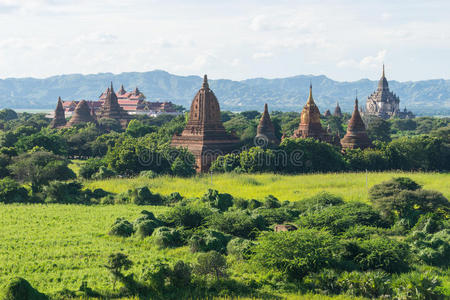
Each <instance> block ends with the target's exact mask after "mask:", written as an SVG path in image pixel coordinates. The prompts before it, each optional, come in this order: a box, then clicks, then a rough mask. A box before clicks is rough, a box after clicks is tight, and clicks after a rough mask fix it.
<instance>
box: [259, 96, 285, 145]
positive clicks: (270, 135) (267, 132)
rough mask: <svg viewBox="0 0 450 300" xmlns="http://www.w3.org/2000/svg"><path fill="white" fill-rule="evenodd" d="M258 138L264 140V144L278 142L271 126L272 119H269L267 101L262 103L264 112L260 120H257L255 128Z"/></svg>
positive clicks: (276, 143)
mask: <svg viewBox="0 0 450 300" xmlns="http://www.w3.org/2000/svg"><path fill="white" fill-rule="evenodd" d="M259 139H260V140H264V141H265V142H266V144H267V143H271V144H275V145H278V144H280V140H279V139H277V137H276V136H275V128H274V127H273V123H272V120H271V119H270V115H269V109H268V107H267V103H266V104H264V112H263V114H262V116H261V120H260V121H259V124H258V128H257V129H256V140H259ZM257 146H259V145H257Z"/></svg>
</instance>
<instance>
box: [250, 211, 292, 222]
mask: <svg viewBox="0 0 450 300" xmlns="http://www.w3.org/2000/svg"><path fill="white" fill-rule="evenodd" d="M299 214H300V211H298V210H296V209H290V208H270V209H266V208H258V209H256V210H254V211H253V215H254V216H259V217H262V218H263V219H264V223H265V224H267V225H273V224H282V223H285V222H290V221H293V220H295V219H296V218H298V216H299Z"/></svg>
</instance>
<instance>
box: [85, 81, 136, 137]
mask: <svg viewBox="0 0 450 300" xmlns="http://www.w3.org/2000/svg"><path fill="white" fill-rule="evenodd" d="M92 111H93V113H95V110H92ZM98 119H114V120H117V121H119V122H120V125H121V126H122V127H123V128H126V127H127V125H128V122H129V121H130V119H131V118H130V115H129V114H128V113H127V112H126V111H125V110H124V109H123V108H122V107H121V106H120V105H119V100H118V98H117V95H116V93H115V92H114V87H113V85H112V83H111V88H108V89H107V90H106V96H105V100H104V103H103V106H102V108H101V109H100V111H99V114H98Z"/></svg>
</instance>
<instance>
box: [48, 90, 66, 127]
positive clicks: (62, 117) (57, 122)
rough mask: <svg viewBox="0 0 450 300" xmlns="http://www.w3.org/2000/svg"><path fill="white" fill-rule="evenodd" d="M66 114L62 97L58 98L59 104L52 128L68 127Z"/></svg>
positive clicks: (51, 124)
mask: <svg viewBox="0 0 450 300" xmlns="http://www.w3.org/2000/svg"><path fill="white" fill-rule="evenodd" d="M66 123H67V121H66V114H65V113H64V107H63V103H62V100H61V97H58V103H57V104H56V109H55V116H54V117H53V120H52V122H51V123H50V128H60V127H64V126H65V125H66Z"/></svg>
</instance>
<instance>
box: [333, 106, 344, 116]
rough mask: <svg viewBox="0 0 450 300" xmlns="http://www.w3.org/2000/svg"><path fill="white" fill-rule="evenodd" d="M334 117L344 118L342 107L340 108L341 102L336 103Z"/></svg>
mask: <svg viewBox="0 0 450 300" xmlns="http://www.w3.org/2000/svg"><path fill="white" fill-rule="evenodd" d="M333 116H335V117H339V118H341V117H342V112H341V107H340V106H339V102H336V108H335V109H334V113H333Z"/></svg>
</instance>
